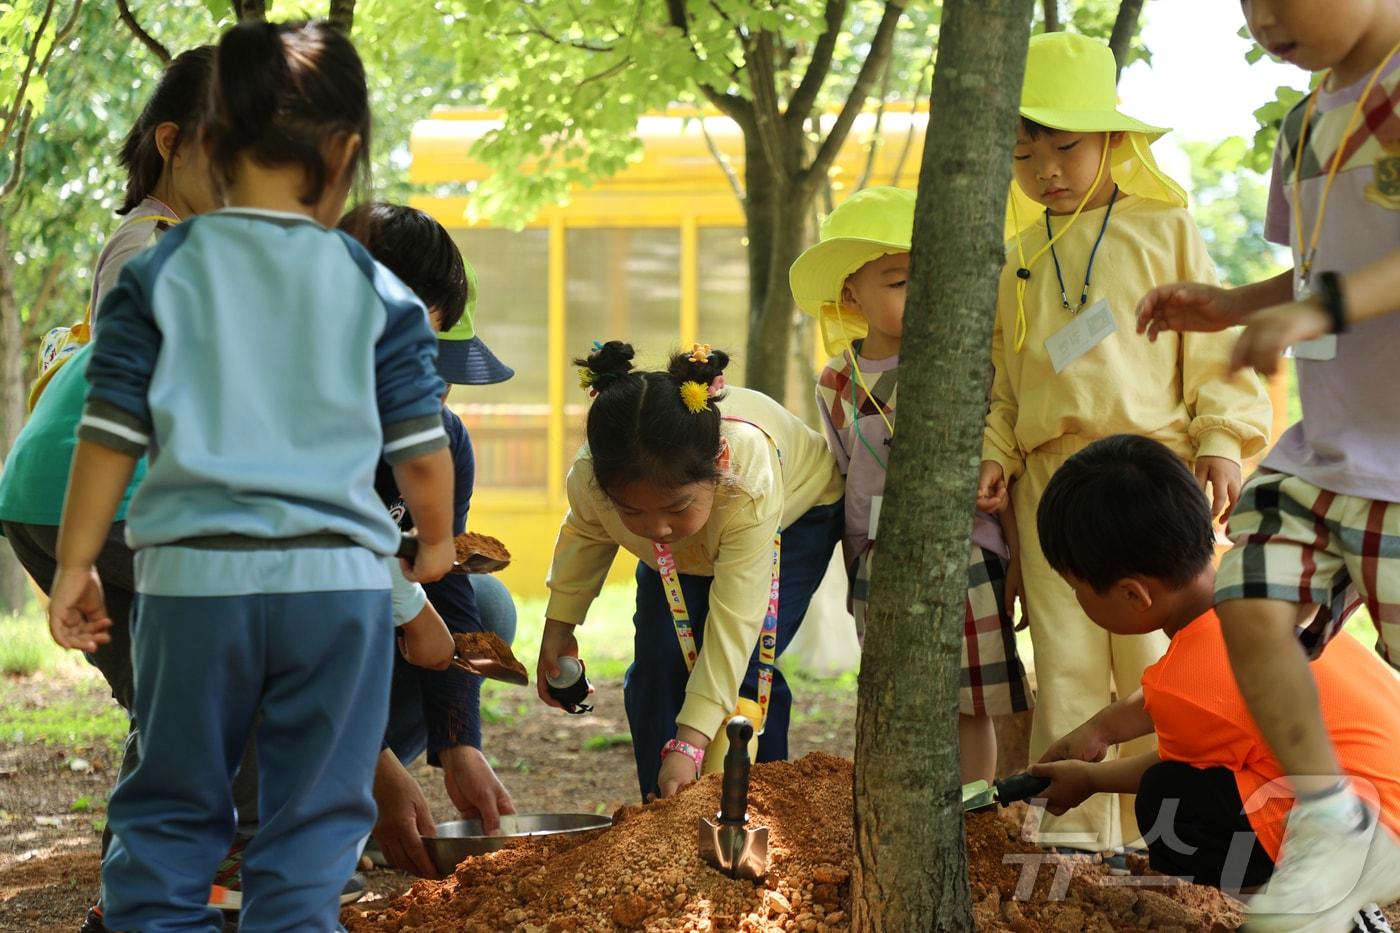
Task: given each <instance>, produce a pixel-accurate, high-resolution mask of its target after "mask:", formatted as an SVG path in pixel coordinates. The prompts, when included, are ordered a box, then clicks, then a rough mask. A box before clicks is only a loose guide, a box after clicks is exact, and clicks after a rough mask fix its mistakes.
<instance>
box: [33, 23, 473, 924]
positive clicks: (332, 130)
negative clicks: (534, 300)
mask: <svg viewBox="0 0 1400 933" xmlns="http://www.w3.org/2000/svg"><path fill="white" fill-rule="evenodd" d="M369 125H370V114H369V104H368V95H367V92H366V88H365V79H364V70H363V67H362V65H361V63H360V60H359V57H358V56H357V55H356V53H355V50H354V47H353V46H352V45H351V44H350V42H349V40H347V39H346V38H345V37H344V36H343V35H342V34H341V33H340V32H338V31H337V30H335V29H334V28H332V27H330V26H328V25H326V24H320V23H313V24H310V25H305V24H275V23H261V22H259V23H246V24H243V25H240V26H237V27H234V28H233V29H231V30H229V31H228V32H227V33H226V34H225V35H224V37H223V39H222V41H221V42H220V44H219V47H218V50H217V52H216V61H215V79H214V86H213V88H212V91H211V114H210V117H209V124H208V127H207V133H208V151H209V156H210V161H211V165H212V168H213V171H214V172H215V177H216V178H217V179H218V180H220V181H221V182H222V184H223V186H224V189H225V192H224V193H225V200H226V203H227V204H228V207H227V208H226V209H224V210H221V211H216V212H213V213H211V214H206V215H203V216H201V217H199V218H196V219H195V220H192V221H190V222H187V223H185V224H182V225H181V226H179V227H177V228H176V229H175V230H173V231H171V232H170V233H169V234H167V235H166V237H165V238H164V239H162V240H161V242H160V244H159V246H158V247H156V248H155V249H153V250H150V251H148V252H146V253H144V254H142V255H141V256H139V257H137V258H136V259H133V260H132V261H131V262H130V263H129V264H128V265H127V266H126V267H125V268H124V269H123V270H122V273H121V278H120V280H119V282H118V285H117V287H116V288H115V289H114V290H113V292H112V293H111V295H110V296H109V297H108V298H107V299H106V300H105V301H104V303H103V307H102V309H101V312H100V314H99V317H98V321H99V323H98V327H97V334H96V344H95V346H94V349H93V352H92V357H91V360H90V362H89V365H88V378H89V381H90V383H91V389H90V390H89V394H88V400H87V405H86V408H85V411H84V413H83V417H82V420H81V421H80V423H79V428H78V432H79V438H80V440H79V444H78V448H77V451H76V453H75V455H74V465H73V471H72V479H71V481H70V485H69V494H68V496H67V499H66V502H65V507H64V516H63V523H62V527H61V530H60V533H59V534H60V537H59V547H58V552H59V553H58V571H57V574H56V576H55V580H54V586H53V594H52V602H51V604H50V610H49V613H50V628H51V630H52V631H53V633H54V636H55V638H56V639H57V640H58V641H59V643H60V644H63V645H65V646H68V647H77V648H83V649H85V650H92V649H93V648H95V647H96V645H97V644H98V643H100V642H101V641H102V640H104V638H105V637H106V633H105V629H106V628H107V626H108V625H109V624H110V623H109V621H108V620H107V618H106V613H105V610H104V608H103V605H102V593H101V586H100V584H99V582H98V580H97V577H96V574H95V573H94V572H93V569H92V560H93V558H94V556H95V555H96V554H97V552H98V550H99V549H100V547H101V544H102V542H103V539H104V537H105V535H106V530H107V527H108V524H109V521H110V518H111V515H112V514H113V512H114V511H115V508H116V505H117V503H118V501H119V500H120V498H121V494H122V491H123V490H124V488H125V486H126V483H127V479H128V478H129V476H130V474H131V470H132V467H133V466H134V464H135V461H136V458H137V457H139V456H141V455H142V454H143V453H145V452H147V450H148V449H149V454H150V457H149V461H150V468H149V472H148V473H147V476H146V479H145V481H144V482H143V483H142V484H141V486H140V487H139V488H138V490H137V492H136V495H135V496H134V498H133V500H132V503H131V508H130V511H129V514H128V520H127V538H128V542H129V544H130V545H131V547H132V549H133V550H134V551H135V552H136V591H137V594H138V598H137V607H136V617H135V620H134V622H133V625H132V657H133V664H134V669H135V675H134V696H133V703H132V714H133V716H134V717H135V719H136V721H137V723H138V725H139V729H140V734H141V740H140V741H141V763H140V765H139V766H138V767H137V768H136V769H135V770H134V771H133V772H132V773H131V774H129V775H127V776H126V777H125V778H123V779H122V780H121V781H120V782H119V783H118V785H117V788H116V791H115V792H114V794H113V797H112V801H111V805H110V808H109V812H108V819H109V823H110V826H111V828H112V833H113V837H114V841H113V844H112V847H111V849H110V851H109V852H108V854H107V857H106V858H105V860H104V862H103V895H104V899H105V901H106V907H107V911H106V922H107V925H108V926H109V927H110V928H112V929H119V930H120V929H124V930H141V931H143V933H160V931H166V930H176V929H178V930H194V929H206V930H218V929H219V915H218V912H217V911H216V910H214V909H212V908H210V907H208V906H207V904H206V900H207V897H208V893H209V879H210V877H211V876H212V875H213V873H214V869H215V867H216V866H217V864H218V863H219V860H220V858H221V857H222V856H223V855H224V853H225V851H226V849H227V847H228V844H229V841H230V839H231V838H232V836H233V830H234V813H233V806H232V802H231V799H230V794H229V778H230V777H231V776H232V774H233V772H234V769H235V768H236V767H237V764H238V761H239V758H240V756H241V753H242V750H243V746H244V742H245V740H246V738H247V736H248V735H249V734H250V733H251V734H255V737H256V743H257V751H258V758H259V761H260V763H261V774H260V780H259V789H258V797H259V804H260V806H259V809H260V811H261V816H262V822H261V827H260V830H259V832H258V834H257V835H256V836H255V837H254V839H253V840H252V841H251V842H250V843H249V844H248V847H247V850H246V854H245V858H244V862H243V890H244V903H243V911H242V917H241V926H242V928H243V929H244V930H247V931H255V930H257V931H261V930H297V931H308V930H314V931H321V930H333V929H337V928H338V909H339V904H338V898H339V895H340V892H341V888H342V886H343V885H344V883H345V880H346V879H347V878H348V877H349V875H350V874H351V872H352V871H353V869H354V866H355V862H356V860H357V858H358V855H359V849H360V846H361V844H362V843H363V841H364V839H365V837H366V835H367V834H368V833H369V831H370V827H371V825H372V824H373V821H374V805H373V800H372V798H371V795H370V789H371V776H372V774H373V770H374V764H375V758H376V755H377V754H378V752H379V743H380V739H381V738H382V736H383V730H384V725H385V721H386V707H387V698H388V687H389V676H390V667H391V663H392V656H393V643H392V635H391V633H392V628H391V625H390V608H389V574H388V568H387V564H386V562H385V559H384V558H385V557H387V556H389V555H392V554H393V553H394V551H395V549H396V546H397V543H398V539H399V532H398V529H397V528H396V527H395V525H394V522H393V520H392V519H391V518H390V517H389V515H388V514H387V512H386V511H385V509H384V506H383V504H382V503H381V502H380V500H379V498H378V496H376V495H375V492H374V488H373V480H374V471H375V466H376V464H377V463H378V461H379V458H380V456H381V454H382V455H383V456H384V457H385V458H387V459H388V460H389V462H390V463H391V464H392V465H393V467H394V470H395V474H396V479H397V481H398V484H399V487H400V489H401V490H402V491H403V493H404V499H405V503H406V506H407V508H408V509H409V511H410V512H412V513H413V516H414V518H415V522H416V525H417V528H418V534H419V539H420V542H421V544H420V548H419V556H418V558H417V561H416V563H415V565H414V567H413V568H412V569H411V570H410V571H409V573H410V575H411V576H412V577H413V578H415V579H417V580H419V581H429V580H433V579H436V578H437V577H439V576H441V575H442V574H443V573H445V572H446V571H447V569H448V568H449V567H450V565H451V562H452V559H453V556H454V553H453V546H452V538H451V529H450V524H451V517H452V467H451V461H450V458H449V455H448V453H447V450H446V443H447V439H446V436H445V434H444V432H443V427H442V419H441V415H440V414H439V409H440V399H441V396H442V393H443V383H442V380H441V379H440V378H439V377H438V376H437V374H436V372H435V371H434V364H433V361H434V354H435V349H436V341H435V339H434V337H433V334H432V332H431V330H430V329H429V326H428V321H427V316H426V313H425V309H424V307H423V305H422V303H421V302H420V301H419V300H418V299H417V298H415V297H414V296H413V294H412V293H411V292H409V290H408V289H407V288H405V287H404V286H403V285H402V284H401V283H400V282H399V281H398V280H397V279H396V278H394V277H393V276H392V275H391V274H389V273H388V272H387V271H386V270H384V269H383V268H382V267H381V266H379V265H378V264H377V263H375V262H374V260H373V259H371V258H370V256H369V255H368V254H367V253H366V252H365V251H364V249H363V248H362V247H360V246H359V245H358V244H357V243H355V242H354V241H353V240H352V239H351V238H350V237H348V236H345V235H343V234H341V233H337V232H332V231H329V230H327V229H326V227H327V226H330V225H331V224H334V223H335V221H336V219H337V218H338V217H339V216H340V214H341V211H342V209H343V206H344V203H345V198H346V196H347V194H348V192H349V188H350V183H351V180H352V179H353V177H354V174H355V170H356V169H357V167H359V166H361V165H362V164H363V162H364V161H365V158H366V157H365V149H366V143H367V141H368V134H369ZM449 650H450V649H449ZM449 656H450V655H449ZM421 660H426V659H421ZM439 660H442V661H444V662H445V660H446V659H445V658H444V659H439ZM255 725H256V731H255V732H254V727H255Z"/></svg>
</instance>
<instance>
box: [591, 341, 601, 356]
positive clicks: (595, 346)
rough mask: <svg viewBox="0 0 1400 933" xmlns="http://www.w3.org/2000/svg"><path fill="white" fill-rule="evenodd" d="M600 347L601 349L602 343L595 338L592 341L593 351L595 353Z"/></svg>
mask: <svg viewBox="0 0 1400 933" xmlns="http://www.w3.org/2000/svg"><path fill="white" fill-rule="evenodd" d="M601 349H603V344H602V343H601V342H600V341H597V340H595V341H593V352H594V353H597V352H598V351H599V350H601Z"/></svg>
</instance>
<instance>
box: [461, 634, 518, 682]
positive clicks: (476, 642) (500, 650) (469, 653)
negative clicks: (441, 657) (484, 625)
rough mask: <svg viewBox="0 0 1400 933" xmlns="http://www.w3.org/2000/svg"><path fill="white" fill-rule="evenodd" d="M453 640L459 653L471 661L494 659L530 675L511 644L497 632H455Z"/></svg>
mask: <svg viewBox="0 0 1400 933" xmlns="http://www.w3.org/2000/svg"><path fill="white" fill-rule="evenodd" d="M452 642H453V644H455V645H456V646H457V655H458V656H459V657H462V658H466V659H468V660H469V661H470V660H471V659H474V658H479V659H481V660H485V661H494V662H495V663H497V664H500V665H502V666H504V667H508V668H510V669H511V670H512V671H515V672H516V673H517V674H519V675H520V676H522V677H528V674H527V673H526V671H525V665H523V664H521V663H520V659H519V658H517V657H516V656H515V653H514V652H513V651H511V650H510V645H508V644H506V643H505V640H504V639H502V638H501V636H499V635H497V634H496V633H495V632H453V633H452Z"/></svg>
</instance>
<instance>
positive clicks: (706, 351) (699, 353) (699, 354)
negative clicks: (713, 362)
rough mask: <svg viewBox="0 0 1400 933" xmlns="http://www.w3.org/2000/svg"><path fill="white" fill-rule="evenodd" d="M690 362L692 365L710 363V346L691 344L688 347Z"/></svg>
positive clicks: (706, 344)
mask: <svg viewBox="0 0 1400 933" xmlns="http://www.w3.org/2000/svg"><path fill="white" fill-rule="evenodd" d="M690 361H691V362H692V363H708V362H709V361H710V345H709V344H708V343H692V344H691V345H690Z"/></svg>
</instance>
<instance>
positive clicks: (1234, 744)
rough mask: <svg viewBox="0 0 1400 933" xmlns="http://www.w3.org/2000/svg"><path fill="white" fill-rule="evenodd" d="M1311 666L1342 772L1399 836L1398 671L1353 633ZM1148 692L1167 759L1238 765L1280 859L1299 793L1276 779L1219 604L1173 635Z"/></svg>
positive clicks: (1266, 840) (1246, 795)
mask: <svg viewBox="0 0 1400 933" xmlns="http://www.w3.org/2000/svg"><path fill="white" fill-rule="evenodd" d="M1309 667H1310V669H1311V670H1312V674H1313V678H1314V679H1315V680H1316V681H1317V692H1318V696H1319V697H1320V698H1321V701H1322V719H1323V722H1324V723H1325V724H1326V726H1327V733H1328V735H1330V736H1331V738H1332V744H1333V745H1334V746H1335V748H1336V750H1337V760H1338V761H1339V762H1341V765H1342V770H1344V771H1346V773H1347V774H1350V775H1352V777H1353V778H1354V779H1355V780H1354V781H1353V786H1354V787H1355V789H1356V791H1357V793H1358V794H1359V795H1360V796H1361V797H1362V798H1363V799H1366V800H1368V801H1370V802H1371V804H1372V805H1373V806H1374V805H1378V806H1379V808H1380V812H1381V821H1382V822H1383V823H1385V825H1386V826H1388V827H1390V829H1391V831H1392V832H1395V833H1397V834H1400V679H1397V678H1396V676H1395V675H1394V674H1393V673H1392V672H1391V670H1390V668H1388V667H1387V666H1386V665H1385V663H1384V662H1383V661H1381V659H1380V658H1379V657H1377V656H1376V655H1375V653H1374V652H1372V651H1369V650H1368V649H1366V648H1365V647H1363V646H1362V644H1361V643H1360V642H1358V641H1357V640H1356V639H1354V638H1352V637H1351V636H1350V635H1347V634H1346V633H1343V634H1341V635H1338V636H1337V637H1336V638H1335V639H1333V640H1332V643H1331V644H1329V645H1328V646H1327V650H1326V651H1324V652H1323V653H1322V657H1320V658H1318V659H1317V660H1316V661H1314V662H1312V664H1311V665H1309ZM1142 691H1143V698H1144V701H1145V704H1146V707H1147V713H1148V715H1149V716H1151V717H1152V724H1153V727H1154V728H1155V729H1156V732H1157V747H1158V754H1159V755H1160V756H1161V758H1162V760H1163V761H1181V762H1185V763H1186V764H1190V765H1194V766H1195V767H1197V768H1216V767H1219V768H1229V769H1230V770H1231V771H1233V772H1234V773H1235V784H1236V785H1237V786H1238V788H1239V792H1240V799H1241V800H1242V801H1244V803H1245V810H1246V813H1247V815H1248V817H1249V823H1250V826H1252V827H1253V828H1254V832H1255V834H1256V835H1258V837H1259V842H1260V844H1261V845H1263V847H1264V849H1265V851H1267V852H1268V853H1269V855H1270V856H1271V857H1272V858H1274V859H1275V860H1277V859H1278V850H1279V844H1280V843H1281V842H1282V840H1283V823H1284V819H1285V817H1287V815H1288V811H1289V809H1290V808H1291V807H1292V806H1293V796H1292V792H1291V790H1290V788H1289V786H1288V785H1287V783H1286V782H1283V781H1278V783H1277V784H1271V782H1274V781H1277V780H1278V779H1279V778H1281V777H1282V776H1283V769H1282V767H1281V766H1280V765H1279V763H1278V761H1277V759H1275V758H1274V756H1273V753H1272V752H1270V751H1269V748H1268V746H1267V745H1266V744H1265V742H1264V737H1263V736H1262V735H1260V734H1259V728H1258V727H1257V726H1256V725H1255V724H1254V718H1253V717H1252V716H1251V715H1250V713H1249V709H1248V708H1247V707H1246V706H1245V702H1244V697H1242V696H1241V695H1240V691H1239V687H1238V686H1236V684H1235V675H1234V673H1233V672H1232V671H1231V670H1230V660H1229V657H1228V655H1227V654H1226V653H1225V639H1224V637H1223V636H1222V635H1221V632H1220V620H1219V619H1218V618H1217V617H1216V615H1215V612H1214V611H1211V612H1207V613H1206V614H1205V615H1203V616H1201V617H1200V618H1198V619H1196V620H1194V621H1193V622H1191V623H1190V624H1189V625H1187V626H1186V627H1185V628H1183V629H1182V630H1181V631H1179V632H1177V633H1176V636H1175V637H1173V638H1172V643H1171V646H1170V647H1169V648H1167V653H1166V654H1164V655H1163V656H1162V659H1161V660H1160V661H1158V662H1157V663H1156V664H1154V665H1152V666H1151V667H1149V668H1148V669H1147V670H1145V671H1143V674H1142ZM1256 795H1258V796H1257V798H1256V799H1255V800H1254V801H1251V798H1255V797H1256ZM1251 803H1253V804H1254V806H1251ZM1142 829H1143V831H1144V832H1146V831H1148V828H1147V827H1142Z"/></svg>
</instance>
